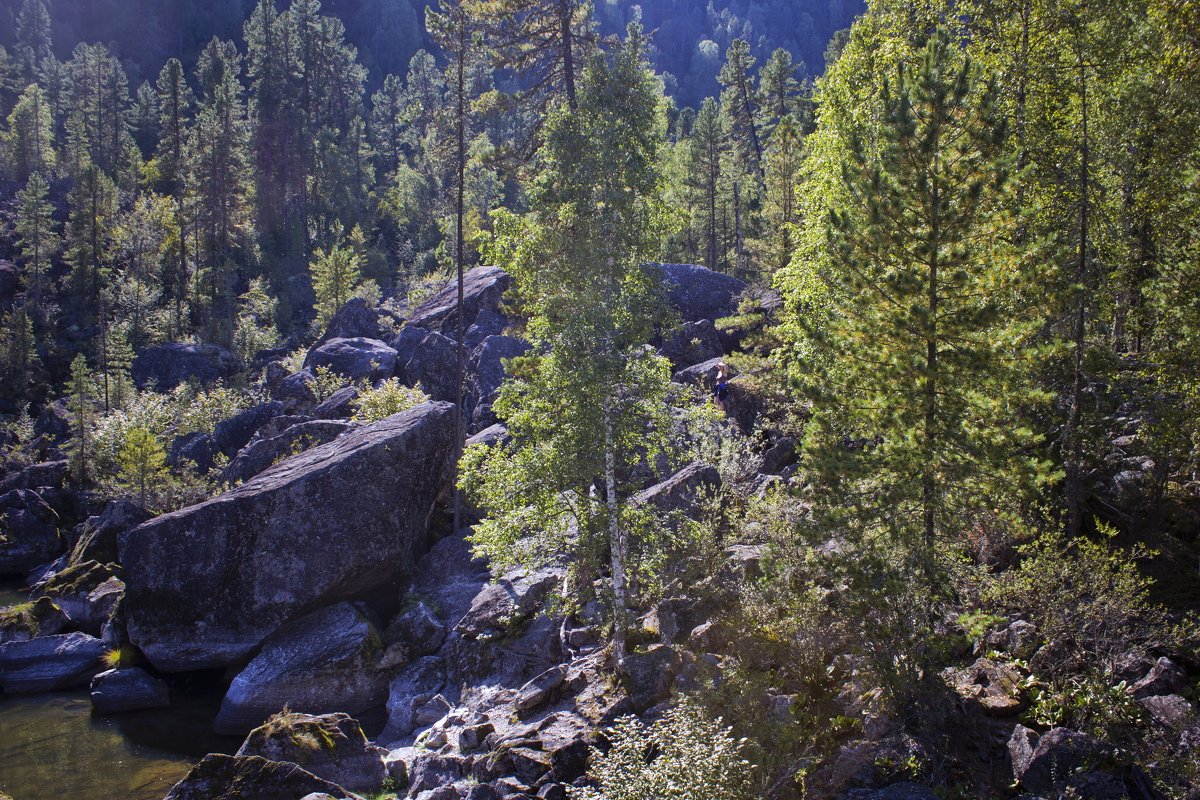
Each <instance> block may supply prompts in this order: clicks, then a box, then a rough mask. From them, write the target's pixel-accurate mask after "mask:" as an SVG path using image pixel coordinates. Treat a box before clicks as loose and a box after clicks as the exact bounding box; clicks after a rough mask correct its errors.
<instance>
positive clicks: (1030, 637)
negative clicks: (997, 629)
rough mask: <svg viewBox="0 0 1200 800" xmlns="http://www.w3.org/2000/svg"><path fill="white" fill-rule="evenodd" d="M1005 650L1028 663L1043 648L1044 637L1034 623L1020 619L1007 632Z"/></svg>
mask: <svg viewBox="0 0 1200 800" xmlns="http://www.w3.org/2000/svg"><path fill="white" fill-rule="evenodd" d="M1004 644H1005V648H1006V649H1007V650H1008V652H1009V653H1011V654H1012V655H1014V656H1015V657H1017V658H1019V659H1022V660H1023V661H1028V660H1029V659H1031V658H1033V654H1034V653H1036V652H1037V651H1038V648H1039V647H1041V646H1042V637H1041V636H1040V635H1039V634H1038V632H1037V628H1036V627H1034V625H1033V623H1031V622H1026V621H1025V620H1023V619H1019V620H1017V621H1015V622H1013V623H1012V624H1010V625H1009V626H1008V629H1007V630H1006V631H1005V641H1004Z"/></svg>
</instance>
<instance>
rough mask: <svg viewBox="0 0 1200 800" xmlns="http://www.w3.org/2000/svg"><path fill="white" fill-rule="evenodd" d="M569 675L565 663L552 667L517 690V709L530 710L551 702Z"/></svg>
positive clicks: (515, 705) (515, 704)
mask: <svg viewBox="0 0 1200 800" xmlns="http://www.w3.org/2000/svg"><path fill="white" fill-rule="evenodd" d="M566 677H567V668H566V666H565V665H561V664H560V665H559V666H557V667H551V668H550V669H548V670H546V671H545V672H543V673H542V674H541V675H538V676H537V677H536V678H534V679H533V680H531V681H529V683H527V684H525V685H524V686H522V687H521V688H520V689H519V690H517V697H516V700H514V701H513V705H514V707H515V708H516V709H517V711H529V710H530V709H534V708H537V707H538V706H540V705H543V704H545V703H547V702H549V701H550V700H551V699H552V698H553V697H554V696H555V694H556V692H557V690H558V689H559V687H561V686H562V685H563V681H564V680H566Z"/></svg>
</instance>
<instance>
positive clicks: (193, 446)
mask: <svg viewBox="0 0 1200 800" xmlns="http://www.w3.org/2000/svg"><path fill="white" fill-rule="evenodd" d="M216 456H217V445H216V443H215V442H214V441H213V438H212V435H211V434H207V433H205V432H204V431H192V432H191V433H185V434H183V435H181V436H176V437H175V439H174V440H173V441H172V442H171V452H170V454H169V455H168V456H167V462H168V463H169V464H170V465H171V466H172V467H174V468H175V469H179V470H183V469H188V470H195V471H197V472H199V473H200V474H201V475H204V474H206V473H207V472H208V471H209V470H211V469H212V468H213V461H214V460H215V459H216Z"/></svg>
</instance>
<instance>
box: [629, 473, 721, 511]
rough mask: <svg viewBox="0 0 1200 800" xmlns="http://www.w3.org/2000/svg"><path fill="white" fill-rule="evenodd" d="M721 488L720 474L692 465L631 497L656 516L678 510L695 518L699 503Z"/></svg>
mask: <svg viewBox="0 0 1200 800" xmlns="http://www.w3.org/2000/svg"><path fill="white" fill-rule="evenodd" d="M720 488H721V473H720V472H718V471H717V468H716V467H714V466H712V465H711V464H701V463H700V462H696V463H693V464H688V465H687V466H686V467H684V468H683V469H681V470H679V472H676V473H675V474H674V475H672V476H671V477H669V478H667V479H666V480H665V481H663V482H662V483H659V484H656V485H654V486H651V487H650V488H649V489H646V490H644V491H641V492H638V493H637V494H636V495H634V502H635V503H637V504H638V505H649V506H651V507H653V508H654V509H655V510H656V511H658V512H659V513H660V514H670V513H671V512H674V511H678V512H680V513H682V514H684V515H685V516H689V517H695V516H696V515H697V513H698V511H699V507H700V506H699V504H700V501H702V500H703V499H704V497H705V496H706V495H713V494H715V493H716V492H717V491H719V490H720Z"/></svg>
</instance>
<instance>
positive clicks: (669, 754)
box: [568, 698, 755, 800]
mask: <svg viewBox="0 0 1200 800" xmlns="http://www.w3.org/2000/svg"><path fill="white" fill-rule="evenodd" d="M605 736H606V737H607V739H608V741H609V742H610V744H611V747H610V748H609V749H608V751H607V752H601V751H600V750H598V749H593V751H592V756H591V764H590V766H589V768H588V777H589V778H590V779H591V780H592V781H593V782H595V783H596V784H597V786H598V787H599V790H598V791H597V790H596V789H591V788H583V789H577V788H571V789H569V790H568V791H569V796H570V797H572V798H577V799H578V800H661V799H662V798H668V797H669V798H671V800H711V798H717V797H719V798H722V800H742V799H743V798H744V800H750V798H752V797H754V796H755V794H754V792H753V784H752V781H751V775H752V773H753V770H754V767H753V766H752V765H751V764H750V763H749V762H748V761H746V759H745V758H743V757H742V749H743V747H744V745H745V740H740V741H739V740H736V739H734V738H733V736H732V734H731V732H730V729H729V728H725V727H722V725H721V720H720V719H719V718H718V719H711V718H709V717H707V716H706V715H705V714H704V712H703V710H702V709H701V707H700V706H699V705H698V704H696V703H694V702H692V701H689V700H687V699H686V698H685V699H683V700H682V701H681V702H680V703H679V704H678V705H676V706H675V707H673V708H671V709H670V710H669V711H668V712H667V713H666V715H665V716H664V717H663V718H662V719H661V720H659V721H658V722H655V723H654V724H653V725H650V726H646V725H644V724H643V723H642V722H640V721H639V720H638V719H637V718H636V717H622V718H621V719H619V720H617V722H616V725H614V726H613V727H612V728H610V729H608V730H607V731H606V732H605Z"/></svg>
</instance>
